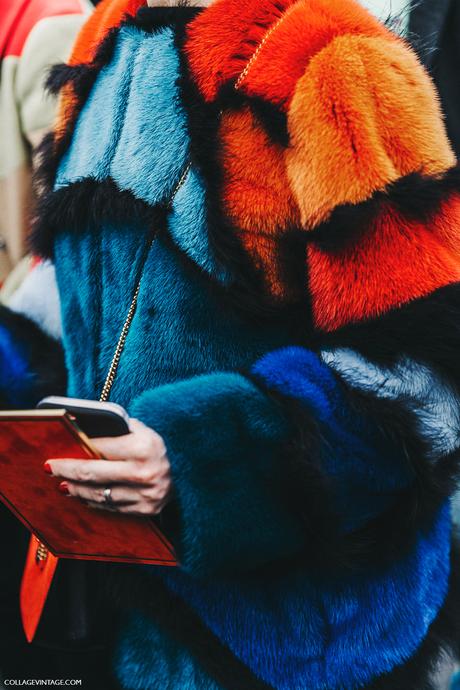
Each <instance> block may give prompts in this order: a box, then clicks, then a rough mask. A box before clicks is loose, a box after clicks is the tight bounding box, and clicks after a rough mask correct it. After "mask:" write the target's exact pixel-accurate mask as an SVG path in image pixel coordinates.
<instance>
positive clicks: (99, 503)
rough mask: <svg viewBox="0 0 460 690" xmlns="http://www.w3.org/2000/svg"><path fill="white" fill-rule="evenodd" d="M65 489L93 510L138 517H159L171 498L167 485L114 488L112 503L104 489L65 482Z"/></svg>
mask: <svg viewBox="0 0 460 690" xmlns="http://www.w3.org/2000/svg"><path fill="white" fill-rule="evenodd" d="M65 488H66V490H67V495H69V496H73V497H74V498H79V499H80V500H82V501H84V502H85V503H87V504H88V505H89V506H90V507H92V508H101V509H104V510H111V511H116V512H117V513H128V514H137V515H158V513H160V511H161V510H162V508H163V507H164V506H165V505H166V503H167V501H168V498H169V495H168V494H169V492H168V487H167V485H166V483H164V485H160V486H158V487H153V488H152V487H146V488H144V489H139V488H137V489H133V488H131V487H129V486H113V487H111V493H110V501H107V500H106V498H105V496H104V487H97V486H88V485H85V484H74V483H72V482H65Z"/></svg>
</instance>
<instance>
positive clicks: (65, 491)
mask: <svg viewBox="0 0 460 690" xmlns="http://www.w3.org/2000/svg"><path fill="white" fill-rule="evenodd" d="M58 488H59V491H60V492H61V494H65V495H66V496H70V491H69V485H68V484H67V482H61V483H60V484H59V487H58Z"/></svg>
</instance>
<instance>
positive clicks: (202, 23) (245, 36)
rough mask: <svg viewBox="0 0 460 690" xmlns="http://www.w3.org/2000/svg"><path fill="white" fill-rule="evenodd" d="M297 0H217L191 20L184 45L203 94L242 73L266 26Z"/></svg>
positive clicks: (212, 92) (210, 96) (211, 92)
mask: <svg viewBox="0 0 460 690" xmlns="http://www.w3.org/2000/svg"><path fill="white" fill-rule="evenodd" d="M293 1H294V0H245V1H244V2H242V1H241V0H216V1H215V2H213V4H212V5H211V6H210V7H208V8H207V9H206V11H205V12H203V13H202V14H201V15H199V16H198V17H197V18H196V19H194V20H193V22H191V24H190V25H189V27H188V30H187V42H186V46H185V50H186V54H187V56H188V60H189V64H190V68H191V71H192V73H193V75H194V78H195V80H196V83H197V84H198V86H199V88H200V90H201V92H202V94H203V96H204V98H206V99H207V100H209V101H210V100H212V99H213V98H215V96H216V94H217V92H218V90H219V88H220V87H221V86H222V84H224V83H225V82H226V81H228V80H229V79H233V78H236V77H238V76H239V74H240V73H241V72H242V71H243V69H244V67H245V66H246V64H247V62H248V61H249V59H250V58H251V56H252V54H253V53H254V51H255V49H256V47H257V45H258V44H259V43H260V41H261V40H262V38H263V36H264V34H265V32H266V31H267V29H269V28H270V26H272V25H273V24H274V23H275V22H277V21H278V20H279V18H280V17H281V16H282V13H283V10H284V9H286V8H287V7H289V6H290V5H291V4H292V3H293Z"/></svg>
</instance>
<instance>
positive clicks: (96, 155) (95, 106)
mask: <svg viewBox="0 0 460 690" xmlns="http://www.w3.org/2000/svg"><path fill="white" fill-rule="evenodd" d="M136 46H137V41H136V36H135V35H129V39H128V37H127V38H126V39H125V40H124V41H119V42H118V43H117V46H116V49H115V53H114V56H113V59H112V61H111V62H110V63H109V64H108V65H107V66H106V67H103V68H102V70H101V71H100V74H99V75H98V77H97V80H96V83H95V85H94V87H93V89H92V91H91V93H90V95H89V97H88V100H87V101H86V103H85V105H84V106H83V109H82V111H81V113H80V116H79V118H78V120H77V124H76V127H75V130H74V134H73V137H72V142H71V144H70V147H69V149H68V150H67V152H66V154H65V155H64V157H63V158H62V160H61V163H60V166H59V170H58V173H57V176H56V182H55V188H56V189H59V188H60V187H65V186H66V185H68V184H70V183H72V182H78V181H79V180H83V179H85V178H92V179H95V180H99V181H102V180H105V179H107V177H108V176H109V175H110V164H111V160H112V157H113V154H114V151H115V148H116V144H117V141H118V138H119V135H120V129H121V127H122V125H123V119H124V114H125V109H126V102H127V97H128V94H129V86H130V81H131V69H132V64H133V56H134V55H135V50H136Z"/></svg>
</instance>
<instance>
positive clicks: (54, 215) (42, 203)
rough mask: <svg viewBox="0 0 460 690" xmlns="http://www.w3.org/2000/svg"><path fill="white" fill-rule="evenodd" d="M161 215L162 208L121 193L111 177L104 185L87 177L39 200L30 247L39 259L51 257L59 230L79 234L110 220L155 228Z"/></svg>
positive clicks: (126, 193)
mask: <svg viewBox="0 0 460 690" xmlns="http://www.w3.org/2000/svg"><path fill="white" fill-rule="evenodd" d="M164 213H165V209H164V208H163V207H161V206H149V205H148V204H146V203H145V202H144V201H141V200H140V199H138V198H137V197H135V196H134V195H133V194H132V193H131V192H130V191H128V190H123V191H121V190H120V189H119V188H118V187H117V185H116V183H115V182H114V181H113V180H111V179H110V178H109V179H107V180H104V182H98V181H96V180H93V179H91V178H88V179H86V180H81V181H79V182H74V183H72V184H70V185H68V186H67V187H63V188H62V189H59V190H57V191H55V192H49V193H48V194H44V195H43V196H42V197H41V199H40V200H39V203H38V208H37V220H36V222H35V223H34V226H33V230H32V233H31V236H30V246H31V249H32V250H33V251H34V252H35V253H36V254H38V255H39V256H45V257H52V255H53V243H54V238H55V236H56V233H57V232H58V230H61V231H62V230H63V229H65V230H66V231H67V232H68V231H75V232H77V231H80V232H81V231H82V230H85V229H88V228H97V227H100V226H101V225H102V223H103V222H107V221H111V220H112V221H115V222H117V223H122V222H123V221H129V223H130V224H131V225H132V226H134V227H135V226H137V225H143V226H144V227H145V226H147V227H154V226H155V225H158V224H160V220H159V215H161V216H163V215H164Z"/></svg>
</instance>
